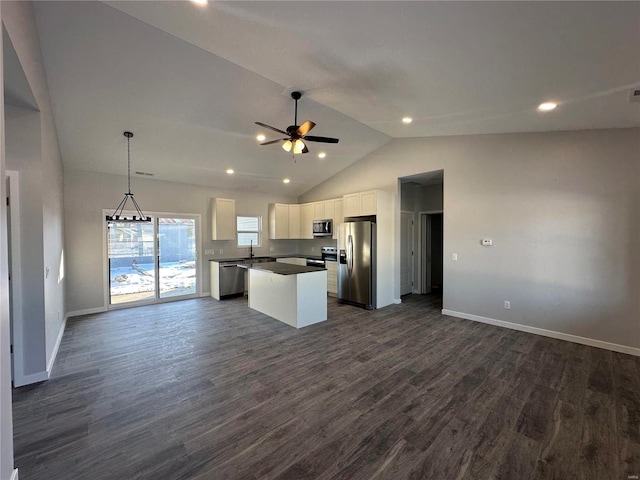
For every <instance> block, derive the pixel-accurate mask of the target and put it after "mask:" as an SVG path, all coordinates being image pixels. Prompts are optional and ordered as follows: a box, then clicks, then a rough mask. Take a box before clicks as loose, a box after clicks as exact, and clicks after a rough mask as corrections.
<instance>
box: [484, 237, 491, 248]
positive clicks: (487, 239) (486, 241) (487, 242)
mask: <svg viewBox="0 0 640 480" xmlns="http://www.w3.org/2000/svg"><path fill="white" fill-rule="evenodd" d="M482 245H484V246H485V247H488V246H491V245H493V240H491V239H490V238H483V239H482Z"/></svg>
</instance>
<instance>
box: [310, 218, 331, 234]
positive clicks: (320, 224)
mask: <svg viewBox="0 0 640 480" xmlns="http://www.w3.org/2000/svg"><path fill="white" fill-rule="evenodd" d="M332 235H333V220H314V221H313V236H314V237H331V236H332Z"/></svg>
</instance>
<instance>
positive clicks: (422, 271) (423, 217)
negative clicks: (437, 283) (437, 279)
mask: <svg viewBox="0 0 640 480" xmlns="http://www.w3.org/2000/svg"><path fill="white" fill-rule="evenodd" d="M437 214H442V220H443V225H444V210H425V211H420V212H418V215H419V216H420V228H419V229H418V245H420V248H419V249H418V265H419V266H420V268H418V279H419V280H418V285H419V291H420V293H422V294H426V293H431V292H430V290H431V288H430V285H427V278H425V277H427V276H428V275H427V274H426V268H427V265H426V263H427V262H426V260H427V259H426V256H425V253H424V252H426V250H427V241H428V240H429V239H428V238H425V237H426V235H425V229H426V227H427V225H426V223H427V216H428V215H437ZM443 236H444V231H443ZM443 243H444V242H443ZM428 287H429V288H428ZM442 289H443V290H444V282H443V285H442ZM427 290H429V291H427Z"/></svg>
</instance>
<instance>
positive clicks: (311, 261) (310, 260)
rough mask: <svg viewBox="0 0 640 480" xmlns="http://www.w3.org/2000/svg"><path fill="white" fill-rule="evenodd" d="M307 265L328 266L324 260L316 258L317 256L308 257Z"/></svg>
mask: <svg viewBox="0 0 640 480" xmlns="http://www.w3.org/2000/svg"><path fill="white" fill-rule="evenodd" d="M307 267H320V268H326V266H325V263H324V260H316V259H315V258H307Z"/></svg>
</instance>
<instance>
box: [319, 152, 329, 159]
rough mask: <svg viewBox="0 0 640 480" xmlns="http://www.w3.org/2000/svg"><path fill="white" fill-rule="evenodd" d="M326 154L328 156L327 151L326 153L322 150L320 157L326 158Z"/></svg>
mask: <svg viewBox="0 0 640 480" xmlns="http://www.w3.org/2000/svg"><path fill="white" fill-rule="evenodd" d="M326 156H327V154H326V153H324V152H320V153H319V154H318V158H324V157H326Z"/></svg>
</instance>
